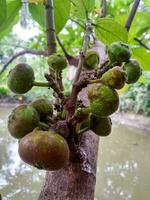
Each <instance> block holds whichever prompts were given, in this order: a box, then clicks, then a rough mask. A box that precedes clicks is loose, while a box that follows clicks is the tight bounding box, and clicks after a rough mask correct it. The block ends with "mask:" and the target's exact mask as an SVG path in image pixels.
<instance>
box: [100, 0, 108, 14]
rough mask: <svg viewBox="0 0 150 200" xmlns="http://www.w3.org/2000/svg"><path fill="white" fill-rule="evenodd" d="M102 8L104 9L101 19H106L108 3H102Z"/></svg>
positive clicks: (104, 1) (103, 0)
mask: <svg viewBox="0 0 150 200" xmlns="http://www.w3.org/2000/svg"><path fill="white" fill-rule="evenodd" d="M101 7H102V13H101V17H106V14H107V2H106V0H102V1H101Z"/></svg>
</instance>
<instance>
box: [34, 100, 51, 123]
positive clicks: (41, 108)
mask: <svg viewBox="0 0 150 200" xmlns="http://www.w3.org/2000/svg"><path fill="white" fill-rule="evenodd" d="M30 105H31V106H33V107H34V108H35V109H36V111H37V112H38V114H39V116H40V121H44V120H45V118H46V117H47V116H50V117H51V116H52V115H53V106H52V104H51V102H50V101H48V100H47V99H43V98H41V99H37V100H35V101H33V102H31V104H30Z"/></svg>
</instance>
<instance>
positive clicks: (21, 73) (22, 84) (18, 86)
mask: <svg viewBox="0 0 150 200" xmlns="http://www.w3.org/2000/svg"><path fill="white" fill-rule="evenodd" d="M33 83H34V72H33V69H32V68H31V67H30V66H29V65H27V64H25V63H20V64H18V65H16V66H15V67H14V68H13V69H12V70H11V71H10V72H9V75H8V79H7V85H8V88H9V89H10V90H11V91H12V92H14V93H16V94H24V93H26V92H28V91H29V90H30V89H31V88H32V86H33Z"/></svg>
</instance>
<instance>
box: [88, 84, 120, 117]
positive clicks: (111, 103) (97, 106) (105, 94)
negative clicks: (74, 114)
mask: <svg viewBox="0 0 150 200" xmlns="http://www.w3.org/2000/svg"><path fill="white" fill-rule="evenodd" d="M88 98H89V101H90V107H89V108H86V110H87V111H86V110H85V112H91V113H92V114H93V115H95V116H97V117H106V116H108V115H111V114H112V113H114V112H115V111H116V110H117V109H118V106H119V96H118V94H117V92H116V91H115V90H114V89H113V88H111V87H109V86H107V85H104V84H101V83H100V84H93V85H91V87H90V88H89V90H88Z"/></svg>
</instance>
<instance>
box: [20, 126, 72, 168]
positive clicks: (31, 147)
mask: <svg viewBox="0 0 150 200" xmlns="http://www.w3.org/2000/svg"><path fill="white" fill-rule="evenodd" d="M18 152H19V155H20V158H21V159H22V160H23V161H24V162H26V163H28V164H29V165H32V166H34V167H37V168H39V169H45V170H52V171H53V170H58V169H61V168H63V167H64V166H65V165H66V164H67V162H68V160H69V147H68V144H67V142H66V140H65V139H64V138H63V137H62V136H61V135H59V134H57V133H55V132H53V131H51V130H49V131H41V130H36V129H35V130H34V131H32V132H31V133H29V134H28V135H26V136H25V137H23V138H22V139H21V140H20V142H19V149H18Z"/></svg>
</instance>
